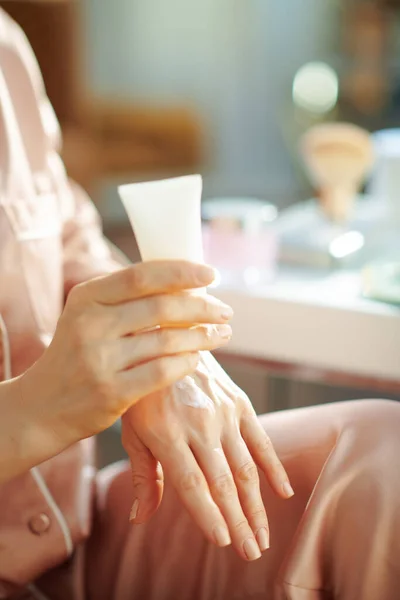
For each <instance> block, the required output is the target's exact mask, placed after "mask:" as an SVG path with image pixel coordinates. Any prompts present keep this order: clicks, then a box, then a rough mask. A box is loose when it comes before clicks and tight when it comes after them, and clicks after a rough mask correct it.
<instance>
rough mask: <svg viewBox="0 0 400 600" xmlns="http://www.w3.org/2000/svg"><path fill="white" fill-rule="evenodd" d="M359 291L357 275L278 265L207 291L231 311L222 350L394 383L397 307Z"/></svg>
mask: <svg viewBox="0 0 400 600" xmlns="http://www.w3.org/2000/svg"><path fill="white" fill-rule="evenodd" d="M360 290H361V281H360V275H359V274H358V273H354V272H350V271H337V272H329V273H327V272H318V271H313V270H305V269H282V270H280V272H279V274H278V275H277V277H276V278H275V279H274V280H273V281H272V282H271V283H270V284H267V285H262V286H261V285H260V286H257V285H256V286H252V287H245V286H244V285H243V286H237V287H225V286H224V285H220V286H218V287H216V288H214V289H213V290H212V293H213V294H215V295H216V296H218V297H219V298H220V299H221V300H223V301H225V302H227V303H228V304H230V305H231V306H232V307H233V308H234V311H235V316H234V319H233V339H232V341H231V342H230V344H229V347H228V348H227V351H228V352H231V353H235V354H240V355H242V356H248V357H253V358H259V359H267V360H271V361H281V362H287V363H293V364H298V365H303V366H309V367H314V368H322V369H328V370H332V371H337V372H343V373H348V374H353V375H357V376H366V377H378V378H382V379H389V380H393V381H399V382H400V307H396V306H392V305H388V304H384V303H380V302H375V301H372V300H368V299H365V298H363V297H362V296H361V293H360ZM210 292H211V290H210Z"/></svg>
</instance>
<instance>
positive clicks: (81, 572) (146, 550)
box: [38, 401, 400, 600]
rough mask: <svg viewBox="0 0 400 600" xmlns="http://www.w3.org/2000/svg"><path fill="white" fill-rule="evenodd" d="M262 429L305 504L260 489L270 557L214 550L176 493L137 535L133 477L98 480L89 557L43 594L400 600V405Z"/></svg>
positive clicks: (61, 572)
mask: <svg viewBox="0 0 400 600" xmlns="http://www.w3.org/2000/svg"><path fill="white" fill-rule="evenodd" d="M261 420H262V423H263V425H264V426H265V429H266V430H267V431H268V434H269V435H270V437H271V439H272V441H273V443H274V445H275V447H276V449H277V452H278V454H279V455H280V457H281V459H282V461H283V463H284V465H285V467H286V469H287V471H288V473H289V476H290V478H291V482H292V484H293V487H294V489H295V492H296V494H295V496H294V498H292V499H290V500H286V501H284V500H280V499H278V498H276V496H274V494H273V493H272V492H271V490H270V488H269V487H268V485H267V483H266V482H265V481H264V480H262V492H263V497H264V500H265V505H266V508H267V513H268V517H269V521H270V528H271V548H270V550H268V551H267V552H265V553H264V555H263V557H262V558H261V559H260V560H258V561H256V562H254V563H246V562H244V561H242V560H241V559H239V558H238V557H237V556H236V555H235V553H234V551H233V550H232V549H231V548H227V549H219V548H216V547H214V546H212V545H210V544H209V543H208V542H207V541H206V540H205V539H204V538H203V536H202V534H201V533H200V531H199V530H198V529H197V528H196V526H195V525H194V524H193V523H192V521H191V519H190V517H189V516H188V514H187V513H186V512H185V510H184V509H183V508H182V506H181V504H180V502H179V501H178V499H177V497H176V495H175V493H174V491H173V490H172V489H171V488H169V487H168V485H166V490H165V497H164V500H163V503H162V505H161V508H160V509H159V511H158V513H157V514H156V515H155V516H154V517H153V518H152V519H151V521H150V522H149V523H148V524H146V525H140V526H134V527H133V526H130V525H129V523H128V515H129V511H130V508H131V502H132V495H133V494H132V488H131V481H130V472H129V468H128V467H127V466H126V465H122V464H119V465H114V466H112V467H109V468H107V469H105V470H104V471H103V472H101V473H100V475H99V479H98V494H97V508H96V511H95V522H94V525H93V532H92V535H91V537H90V539H89V540H88V542H87V543H86V544H85V546H84V547H83V548H81V549H80V552H78V555H79V554H80V557H79V556H77V557H76V560H75V564H74V565H69V566H68V565H67V566H63V567H60V568H59V569H56V570H54V571H52V572H51V573H49V574H47V575H46V576H45V577H44V578H43V579H42V580H41V581H40V582H38V587H39V589H41V590H42V591H43V593H46V595H47V596H48V597H49V598H51V599H53V600H66V599H67V598H68V599H69V598H76V599H77V600H83V599H84V600H142V599H146V600H147V599H148V600H219V599H224V600H239V599H245V598H246V599H251V600H266V599H268V600H269V599H271V600H272V599H273V600H283V599H285V600H322V599H323V600H333V599H340V600H396V599H400V404H397V403H395V402H389V401H358V402H346V403H340V404H332V405H326V406H321V407H313V408H304V409H298V410H291V411H285V412H282V413H273V414H269V415H265V416H263V417H261ZM72 571H74V574H73V575H72Z"/></svg>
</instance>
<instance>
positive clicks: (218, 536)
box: [214, 525, 232, 548]
mask: <svg viewBox="0 0 400 600" xmlns="http://www.w3.org/2000/svg"><path fill="white" fill-rule="evenodd" d="M214 538H215V541H216V544H217V546H220V547H221V548H223V547H224V546H229V544H231V543H232V542H231V538H230V535H229V532H228V530H227V529H225V527H222V526H221V525H218V526H217V527H215V529H214Z"/></svg>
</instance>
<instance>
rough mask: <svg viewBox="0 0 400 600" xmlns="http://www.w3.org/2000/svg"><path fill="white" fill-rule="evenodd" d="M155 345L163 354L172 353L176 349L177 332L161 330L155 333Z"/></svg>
mask: <svg viewBox="0 0 400 600" xmlns="http://www.w3.org/2000/svg"><path fill="white" fill-rule="evenodd" d="M156 335H157V346H158V349H159V350H160V351H161V352H162V353H163V354H173V353H174V352H176V350H177V334H176V332H175V331H167V330H165V329H164V330H161V331H159V332H158V333H157V334H156Z"/></svg>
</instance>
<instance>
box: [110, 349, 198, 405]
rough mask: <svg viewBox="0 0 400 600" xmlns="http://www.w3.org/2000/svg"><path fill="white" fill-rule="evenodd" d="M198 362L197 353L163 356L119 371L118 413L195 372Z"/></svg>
mask: <svg viewBox="0 0 400 600" xmlns="http://www.w3.org/2000/svg"><path fill="white" fill-rule="evenodd" d="M198 362H199V354H198V353H197V352H192V353H186V354H179V355H178V356H164V357H162V358H156V359H154V360H151V361H149V362H147V363H144V364H142V365H139V366H136V367H133V368H132V369H128V370H126V371H121V372H120V373H118V375H117V382H118V395H119V397H120V398H121V400H122V401H123V402H124V406H123V407H120V408H119V412H121V413H122V412H125V411H126V410H127V409H128V408H129V407H130V406H132V405H133V404H135V403H136V402H137V401H138V400H139V399H140V398H143V397H144V396H147V395H148V394H151V393H153V392H157V391H158V390H161V389H163V388H165V387H168V386H169V385H171V384H172V383H175V382H176V381H179V380H180V379H183V378H184V377H185V376H186V375H190V373H193V371H195V369H196V367H197V364H198Z"/></svg>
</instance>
